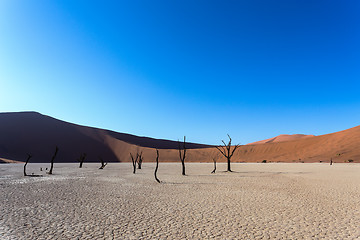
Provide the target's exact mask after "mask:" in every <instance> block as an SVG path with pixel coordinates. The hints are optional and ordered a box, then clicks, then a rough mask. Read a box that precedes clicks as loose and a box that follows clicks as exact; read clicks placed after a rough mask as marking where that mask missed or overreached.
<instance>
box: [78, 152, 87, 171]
mask: <svg viewBox="0 0 360 240" xmlns="http://www.w3.org/2000/svg"><path fill="white" fill-rule="evenodd" d="M85 158H86V153H83V154H81V155H80V157H79V158H78V159H77V161H78V162H79V163H80V165H79V168H82V166H83V163H84V161H85Z"/></svg>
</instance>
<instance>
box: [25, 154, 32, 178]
mask: <svg viewBox="0 0 360 240" xmlns="http://www.w3.org/2000/svg"><path fill="white" fill-rule="evenodd" d="M31 157H32V156H31V155H30V154H28V158H27V159H26V162H25V165H24V176H27V174H26V165H27V164H28V162H29V160H30V158H31Z"/></svg>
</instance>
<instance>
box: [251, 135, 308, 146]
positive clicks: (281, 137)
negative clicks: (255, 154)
mask: <svg viewBox="0 0 360 240" xmlns="http://www.w3.org/2000/svg"><path fill="white" fill-rule="evenodd" d="M307 137H314V135H305V134H292V135H288V134H281V135H279V136H276V137H273V138H269V139H265V140H261V141H257V142H253V143H248V144H246V145H255V144H263V143H271V142H286V141H292V140H297V139H299V138H307Z"/></svg>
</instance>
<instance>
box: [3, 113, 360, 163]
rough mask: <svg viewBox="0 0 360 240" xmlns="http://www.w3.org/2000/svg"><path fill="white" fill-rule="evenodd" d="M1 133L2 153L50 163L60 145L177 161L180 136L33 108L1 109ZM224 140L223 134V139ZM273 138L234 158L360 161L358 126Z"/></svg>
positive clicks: (73, 150)
mask: <svg viewBox="0 0 360 240" xmlns="http://www.w3.org/2000/svg"><path fill="white" fill-rule="evenodd" d="M0 133H1V134H0V157H1V158H6V159H12V160H18V161H24V160H25V159H26V156H27V153H30V154H32V155H33V158H32V159H31V160H30V161H31V162H49V161H50V159H51V157H52V155H53V153H54V150H55V146H56V145H57V146H59V148H60V150H59V153H58V156H57V158H56V161H57V162H76V159H77V158H79V156H80V154H82V153H87V156H88V157H87V159H86V161H87V162H98V161H99V159H98V157H99V156H101V157H102V158H103V159H104V160H105V161H107V162H119V161H120V162H126V161H130V156H129V153H130V152H132V153H135V152H136V151H137V149H138V150H139V151H143V154H144V157H145V159H144V160H145V161H154V160H155V148H159V149H161V152H162V153H161V156H162V161H168V162H178V161H179V154H178V151H177V147H178V143H177V142H176V141H169V140H162V139H153V138H147V137H138V136H133V135H129V134H124V133H116V132H111V131H108V130H105V129H97V128H91V127H86V126H79V125H75V124H71V123H67V122H64V121H60V120H57V119H54V118H51V117H48V116H44V115H41V114H39V113H33V112H30V113H28V112H27V113H0ZM223 137H226V135H224V136H223ZM221 139H222V138H221V136H219V144H220V143H221ZM224 140H227V139H226V138H225V139H224ZM269 141H270V142H269ZM269 141H266V143H264V144H254V145H244V146H241V147H240V148H239V150H238V151H237V152H236V153H235V155H234V157H233V159H232V161H234V162H261V161H263V160H267V162H320V161H327V162H329V161H330V159H331V158H332V159H333V161H335V162H346V161H348V160H352V161H354V162H360V147H359V146H360V126H357V127H354V128H351V129H347V130H344V131H340V132H336V133H331V134H326V135H321V136H311V137H309V136H307V137H306V136H302V135H292V136H285V135H283V136H280V137H277V138H274V139H270V140H269ZM186 146H187V148H189V149H190V150H188V154H187V158H186V161H187V162H212V156H213V155H214V151H216V150H215V149H214V148H213V147H212V148H210V147H209V146H208V145H203V144H195V143H187V144H186ZM218 161H219V162H221V161H222V162H224V161H225V159H224V158H219V159H218Z"/></svg>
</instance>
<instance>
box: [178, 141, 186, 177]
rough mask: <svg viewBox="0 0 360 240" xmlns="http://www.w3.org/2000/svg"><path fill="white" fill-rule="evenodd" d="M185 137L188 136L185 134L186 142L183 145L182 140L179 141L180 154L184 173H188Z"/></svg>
mask: <svg viewBox="0 0 360 240" xmlns="http://www.w3.org/2000/svg"><path fill="white" fill-rule="evenodd" d="M185 139H186V137H185V136H184V143H183V146H181V144H180V141H178V142H179V156H180V161H181V165H182V175H184V176H185V175H186V174H185V157H186V146H185V142H186V141H185Z"/></svg>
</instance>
